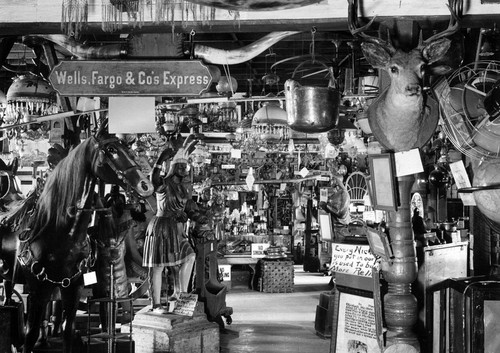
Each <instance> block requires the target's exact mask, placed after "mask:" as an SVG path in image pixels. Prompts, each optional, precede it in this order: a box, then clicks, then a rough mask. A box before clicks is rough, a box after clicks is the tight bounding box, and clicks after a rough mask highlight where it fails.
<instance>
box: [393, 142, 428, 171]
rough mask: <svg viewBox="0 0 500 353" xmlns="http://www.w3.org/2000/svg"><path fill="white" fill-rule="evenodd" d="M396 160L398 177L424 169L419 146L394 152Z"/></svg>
mask: <svg viewBox="0 0 500 353" xmlns="http://www.w3.org/2000/svg"><path fill="white" fill-rule="evenodd" d="M394 162H395V164H396V176H397V177H400V176H404V175H411V174H417V173H421V172H423V171H424V166H423V164H422V159H421V158H420V152H419V150H418V148H414V149H412V150H409V151H404V152H396V153H394Z"/></svg>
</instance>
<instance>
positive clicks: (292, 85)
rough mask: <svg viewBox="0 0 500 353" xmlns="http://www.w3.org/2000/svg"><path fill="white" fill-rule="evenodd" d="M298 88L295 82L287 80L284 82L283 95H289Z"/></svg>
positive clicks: (298, 85)
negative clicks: (288, 93)
mask: <svg viewBox="0 0 500 353" xmlns="http://www.w3.org/2000/svg"><path fill="white" fill-rule="evenodd" d="M298 87H300V84H299V83H298V82H297V81H295V80H292V79H288V80H286V81H285V93H287V92H290V93H291V92H292V91H294V90H295V89H296V88H298Z"/></svg>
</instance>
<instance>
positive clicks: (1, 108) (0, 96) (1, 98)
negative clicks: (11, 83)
mask: <svg viewBox="0 0 500 353" xmlns="http://www.w3.org/2000/svg"><path fill="white" fill-rule="evenodd" d="M6 107H7V96H6V95H5V93H3V92H2V91H0V119H3V115H4V112H5V108H6Z"/></svg>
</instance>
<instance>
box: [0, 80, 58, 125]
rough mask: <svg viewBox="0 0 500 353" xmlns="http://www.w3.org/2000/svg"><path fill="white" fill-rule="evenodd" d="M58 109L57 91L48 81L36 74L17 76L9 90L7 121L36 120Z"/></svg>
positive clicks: (12, 122)
mask: <svg viewBox="0 0 500 353" xmlns="http://www.w3.org/2000/svg"><path fill="white" fill-rule="evenodd" d="M58 111H59V108H58V105H57V93H56V91H55V90H54V88H52V86H51V84H50V83H49V82H48V81H46V80H44V79H43V78H41V77H38V76H36V75H32V74H28V75H22V76H19V77H17V78H15V79H14V82H13V83H12V85H11V86H10V87H9V90H8V91H7V109H6V116H5V122H6V123H8V124H14V123H19V122H30V121H34V120H36V118H37V117H39V116H44V115H50V114H55V113H57V112H58Z"/></svg>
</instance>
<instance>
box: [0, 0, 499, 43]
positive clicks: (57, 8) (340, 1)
mask: <svg viewBox="0 0 500 353" xmlns="http://www.w3.org/2000/svg"><path fill="white" fill-rule="evenodd" d="M0 8H1V9H2V10H1V11H0V33H2V35H4V36H5V35H25V34H49V33H61V31H62V30H61V12H62V11H61V2H60V1H53V0H25V1H13V0H0ZM360 11H361V16H363V17H365V18H371V17H373V16H376V22H384V21H387V20H389V19H394V18H398V19H406V20H409V21H415V22H416V23H418V25H419V27H420V28H422V29H426V28H433V27H434V26H435V25H436V24H438V25H440V24H441V23H443V24H446V22H447V21H448V19H449V11H448V9H447V7H446V6H445V5H444V1H435V0H420V1H400V0H378V1H364V2H363V7H362V8H361V9H360ZM88 14H89V15H88V22H87V28H85V30H84V31H83V32H84V33H103V29H102V25H103V21H102V17H103V16H102V5H101V3H100V2H98V1H95V2H91V3H90V4H89V10H88ZM149 15H150V14H149V12H148V11H145V13H144V16H145V19H144V21H143V23H130V24H128V23H123V27H122V28H121V29H119V30H117V32H122V33H141V32H144V33H147V32H157V33H158V32H159V33H161V32H171V31H172V23H171V22H170V21H167V22H163V23H159V24H158V23H155V21H154V19H153V18H149V19H148V16H149ZM124 17H125V18H127V16H126V13H124ZM191 17H192V16H191ZM181 18H182V16H181V14H180V13H178V14H177V15H174V19H181ZM346 19H347V1H346V0H324V1H321V2H320V3H318V4H315V5H309V6H305V7H302V8H297V9H289V10H279V11H266V12H262V11H246V12H240V13H239V17H238V18H236V19H235V16H234V13H230V12H228V11H226V10H221V9H217V10H216V11H215V15H214V20H209V21H206V23H205V24H203V23H202V21H198V20H197V21H194V20H193V19H192V18H188V19H187V20H186V21H174V22H173V24H174V25H175V26H174V27H175V30H176V31H178V32H189V31H191V30H195V31H196V32H197V33H203V32H207V33H208V32H226V33H227V32H235V33H238V32H272V31H309V30H310V28H311V25H314V26H315V27H316V28H317V29H318V30H319V31H341V30H346V29H347V20H346ZM499 21H500V7H499V6H498V4H485V3H483V0H469V1H467V2H466V6H465V8H464V11H463V24H462V27H467V28H480V27H492V26H493V24H494V23H496V22H499Z"/></svg>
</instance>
